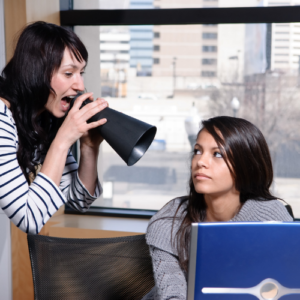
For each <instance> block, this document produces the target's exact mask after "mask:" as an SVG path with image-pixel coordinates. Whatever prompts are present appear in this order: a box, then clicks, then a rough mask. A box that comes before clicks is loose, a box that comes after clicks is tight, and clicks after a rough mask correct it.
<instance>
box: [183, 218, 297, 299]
mask: <svg viewBox="0 0 300 300" xmlns="http://www.w3.org/2000/svg"><path fill="white" fill-rule="evenodd" d="M187 299H188V300H255V299H256V300H257V299H261V300H278V299H280V300H296V299H297V300H299V299H300V222H299V223H298V222H249V223H248V222H246V223H239V222H228V223H199V224H198V223H194V224H192V232H191V248H190V260H189V272H188V296H187Z"/></svg>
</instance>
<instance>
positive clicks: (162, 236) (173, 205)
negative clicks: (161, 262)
mask: <svg viewBox="0 0 300 300" xmlns="http://www.w3.org/2000/svg"><path fill="white" fill-rule="evenodd" d="M187 204H188V198H187V197H179V198H175V199H173V200H171V201H169V202H168V203H167V204H166V205H164V206H163V207H162V208H161V209H160V210H159V211H158V212H157V213H156V214H155V215H154V216H153V217H152V218H151V219H150V221H149V224H148V228H147V233H146V240H147V243H148V245H151V246H154V247H157V248H159V249H162V250H165V251H168V252H170V253H173V254H176V250H174V247H172V243H171V236H172V238H173V239H174V237H175V235H176V233H177V231H178V229H179V227H180V225H181V223H182V220H183V218H184V216H185V210H186V207H187Z"/></svg>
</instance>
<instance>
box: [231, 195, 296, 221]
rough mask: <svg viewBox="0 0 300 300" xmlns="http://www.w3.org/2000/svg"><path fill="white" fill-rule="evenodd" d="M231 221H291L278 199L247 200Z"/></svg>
mask: <svg viewBox="0 0 300 300" xmlns="http://www.w3.org/2000/svg"><path fill="white" fill-rule="evenodd" d="M233 221H293V218H292V217H291V215H290V214H289V212H288V210H287V209H286V207H285V206H284V205H283V204H282V203H281V202H280V201H279V200H276V199H274V200H247V201H246V202H245V203H244V205H243V206H242V208H241V210H240V212H239V213H238V214H237V215H236V216H235V217H234V218H233Z"/></svg>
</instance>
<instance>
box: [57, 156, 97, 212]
mask: <svg viewBox="0 0 300 300" xmlns="http://www.w3.org/2000/svg"><path fill="white" fill-rule="evenodd" d="M77 169H78V165H77V162H76V160H75V159H74V157H73V155H72V152H71V151H69V153H68V156H67V161H66V165H65V168H64V171H63V175H62V178H61V181H60V189H61V190H62V192H63V194H64V196H65V197H66V199H67V201H68V204H69V205H70V206H71V207H73V208H74V209H76V210H79V211H81V212H85V211H86V210H87V209H88V208H89V207H90V205H91V204H92V203H93V201H94V200H95V199H97V198H98V197H99V196H100V195H101V194H102V187H101V184H100V182H99V180H98V181H97V185H96V189H95V193H94V195H91V194H90V193H89V191H88V190H87V189H86V188H85V186H84V185H83V183H82V182H81V180H80V178H79V177H78V173H77Z"/></svg>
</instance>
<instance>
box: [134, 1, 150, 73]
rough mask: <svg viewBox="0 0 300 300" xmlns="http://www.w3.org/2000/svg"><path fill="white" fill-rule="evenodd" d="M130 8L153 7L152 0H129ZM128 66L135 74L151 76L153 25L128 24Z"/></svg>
mask: <svg viewBox="0 0 300 300" xmlns="http://www.w3.org/2000/svg"><path fill="white" fill-rule="evenodd" d="M129 8H130V9H153V0H131V1H130V5H129ZM129 28H130V29H129V31H130V67H131V68H133V69H136V75H137V76H151V75H152V65H153V58H152V53H153V26H151V25H150V26H149V25H148V26H130V27H129Z"/></svg>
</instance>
